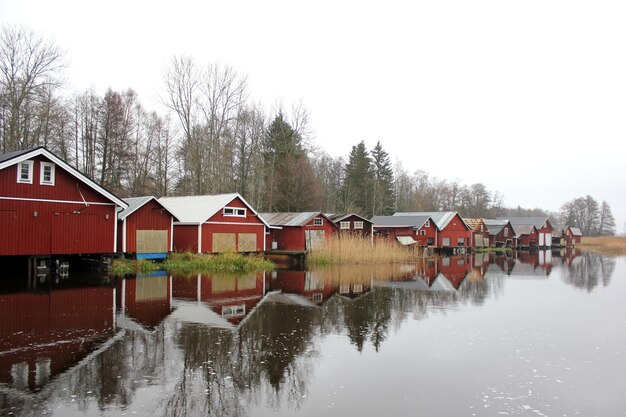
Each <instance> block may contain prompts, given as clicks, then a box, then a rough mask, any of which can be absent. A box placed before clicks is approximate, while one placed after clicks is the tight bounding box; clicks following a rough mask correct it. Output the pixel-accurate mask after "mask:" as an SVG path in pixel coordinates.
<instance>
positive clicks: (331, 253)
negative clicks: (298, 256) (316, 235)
mask: <svg viewBox="0 0 626 417" xmlns="http://www.w3.org/2000/svg"><path fill="white" fill-rule="evenodd" d="M419 259H422V254H421V252H420V250H419V248H418V247H416V246H415V245H412V246H408V247H405V246H401V245H399V244H398V243H397V242H392V241H388V240H385V239H376V240H374V242H373V243H372V239H371V238H370V237H360V236H333V237H332V238H330V239H328V240H326V243H325V245H324V246H323V247H321V248H318V249H314V250H312V251H310V253H309V255H308V257H307V262H308V264H309V265H338V264H393V263H403V262H404V263H406V262H415V261H417V260H419Z"/></svg>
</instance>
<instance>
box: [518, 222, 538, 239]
mask: <svg viewBox="0 0 626 417" xmlns="http://www.w3.org/2000/svg"><path fill="white" fill-rule="evenodd" d="M533 228H535V226H533V225H532V224H517V225H513V231H514V232H515V236H521V235H529V234H531V233H532V231H533Z"/></svg>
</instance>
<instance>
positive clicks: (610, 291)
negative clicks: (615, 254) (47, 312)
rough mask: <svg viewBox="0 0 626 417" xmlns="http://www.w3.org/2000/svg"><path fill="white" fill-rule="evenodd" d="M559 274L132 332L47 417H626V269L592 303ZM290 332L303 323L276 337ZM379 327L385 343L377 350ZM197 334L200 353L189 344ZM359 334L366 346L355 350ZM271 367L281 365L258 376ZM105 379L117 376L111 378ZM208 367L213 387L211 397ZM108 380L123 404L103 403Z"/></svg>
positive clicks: (395, 291) (58, 392)
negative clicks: (211, 408)
mask: <svg viewBox="0 0 626 417" xmlns="http://www.w3.org/2000/svg"><path fill="white" fill-rule="evenodd" d="M581 259H582V261H580V262H576V263H572V265H573V266H576V265H578V264H583V265H587V268H586V269H584V271H586V272H585V273H586V274H587V275H593V274H598V273H599V272H598V270H599V269H601V267H602V264H600V263H598V262H597V260H598V259H599V258H597V257H596V258H594V257H590V258H588V259H587V258H585V257H583V258H581ZM559 262H560V260H559ZM553 263H554V264H555V266H554V267H553V268H552V271H551V273H550V275H549V276H547V277H545V276H544V277H543V278H542V279H519V277H517V276H509V275H506V274H505V273H504V272H503V271H502V270H501V269H500V268H496V269H494V270H493V272H491V269H490V270H489V272H487V274H486V276H485V277H484V278H482V279H478V278H475V280H472V281H470V280H469V279H466V280H465V281H464V282H463V283H462V284H461V286H460V287H459V289H458V290H457V291H443V292H437V291H432V290H431V291H418V290H415V289H410V288H409V289H401V288H395V287H394V288H389V287H376V286H375V287H374V289H373V290H372V291H371V292H370V293H369V294H367V295H365V296H364V297H361V298H358V299H356V300H349V299H345V298H344V297H334V298H331V299H330V300H329V301H328V302H326V303H324V304H323V305H322V306H321V307H316V308H307V307H302V306H294V305H284V304H273V303H272V302H269V303H268V302H265V303H262V305H261V306H260V307H259V308H258V310H256V311H255V312H254V313H253V314H251V315H250V317H249V318H248V319H247V321H246V322H245V323H244V324H243V326H240V327H239V328H237V329H231V330H224V329H207V328H206V326H202V325H199V324H191V323H182V322H180V321H177V320H176V319H175V317H174V316H169V317H168V318H167V319H165V321H164V322H163V323H162V324H161V325H160V326H158V327H157V329H156V330H155V331H154V332H151V333H145V332H144V333H141V332H132V331H128V332H127V336H126V337H125V338H124V339H123V340H121V341H119V342H117V344H116V345H115V346H114V347H113V348H111V349H109V350H108V351H106V352H104V353H102V354H101V355H100V356H99V358H96V359H94V360H93V361H92V362H91V363H89V364H87V366H86V367H85V368H86V369H83V370H82V371H79V372H76V373H74V374H73V376H71V377H70V378H68V380H69V381H70V382H69V383H68V384H67V385H66V386H63V385H57V387H56V388H55V389H54V392H52V393H50V397H49V398H50V402H49V403H48V406H49V407H51V408H52V409H54V410H55V411H56V413H58V415H83V414H88V415H96V414H97V415H118V414H119V413H120V411H121V409H120V406H121V404H125V403H127V405H126V406H125V407H124V408H123V411H124V412H126V413H127V414H128V415H131V414H132V413H133V412H136V413H137V414H139V415H148V414H155V415H163V414H164V413H166V411H167V409H166V408H165V404H166V402H167V401H168V400H171V399H172V398H175V396H174V393H178V394H177V395H181V392H182V394H184V395H183V396H184V398H185V400H186V401H188V404H187V405H188V406H189V407H192V406H191V404H192V403H193V404H195V406H194V407H195V408H193V409H191V408H190V409H188V410H190V411H192V415H193V414H194V413H195V414H197V413H202V412H203V411H202V410H203V407H204V405H205V404H204V403H203V401H206V400H207V399H208V398H210V399H211V401H216V399H218V400H219V399H221V400H223V401H224V402H225V406H227V407H230V410H231V412H232V411H233V410H235V408H234V405H235V404H236V405H237V408H236V410H237V413H236V414H237V415H251V416H252V415H254V416H265V415H268V416H269V415H273V416H275V415H277V414H278V415H302V416H318V415H329V416H332V415H337V416H344V415H362V416H366V415H381V414H394V415H422V414H423V415H444V414H442V410H445V415H472V414H473V413H477V415H494V416H495V415H500V414H498V413H509V414H512V415H530V414H531V413H532V414H534V413H533V410H536V411H537V412H541V413H543V414H546V415H562V414H567V415H574V414H575V413H576V412H580V413H581V415H615V414H617V415H619V412H623V411H625V410H626V406H625V405H624V402H623V400H622V393H623V392H624V391H625V389H626V383H624V382H623V380H622V378H621V374H620V370H621V369H624V365H626V363H625V360H624V358H623V357H622V356H620V351H622V350H623V347H624V346H626V333H625V331H624V329H626V326H624V324H626V323H625V322H626V319H625V318H626V314H625V313H626V305H625V304H624V303H623V297H624V295H625V294H626V282H625V281H624V279H622V278H624V277H626V260H625V259H624V258H622V259H619V260H618V261H617V262H616V264H615V265H614V268H615V270H614V272H613V275H614V276H613V279H612V280H611V281H610V285H608V286H605V285H602V283H603V282H604V281H603V280H602V279H599V280H597V281H594V282H598V283H599V284H598V285H596V286H594V287H593V290H592V291H589V290H588V288H587V287H586V286H584V285H583V286H580V285H576V284H575V283H572V279H573V278H572V277H571V273H572V272H571V271H572V266H569V267H567V266H563V267H561V266H560V265H557V262H556V261H554V262H553ZM608 265H609V266H611V265H613V264H612V263H609V264H608ZM605 269H609V270H610V269H611V268H610V267H607V266H606V265H605ZM572 284H574V285H572ZM374 302H376V303H379V304H378V306H375V305H373V303H374ZM360 313H362V314H360ZM290 319H295V320H296V322H295V324H294V323H293V322H292V323H290V324H288V323H284V324H285V325H282V326H278V327H276V326H275V325H276V323H279V321H280V320H290ZM350 320H351V322H349V321H350ZM385 320H387V321H386V322H385ZM377 321H378V322H380V323H383V324H384V323H386V328H387V330H386V331H385V332H383V333H384V335H385V337H384V338H383V341H382V342H381V343H380V344H379V345H378V349H377V350H376V349H375V347H374V344H373V342H372V340H371V336H372V332H373V329H374V328H375V327H376V322H377ZM272 326H274V328H273V330H272ZM190 332H191V333H190ZM195 332H198V334H197V335H196V336H197V338H198V339H197V340H198V341H199V343H198V345H194V344H193V343H191V344H190V341H193V340H196V339H194V334H195ZM359 332H362V333H361V334H362V335H363V337H364V342H363V343H362V344H361V345H358V344H355V340H354V339H353V338H354V337H355V335H358V334H359ZM270 337H271V339H273V341H272V340H269V338H270ZM242 346H243V347H242ZM357 346H361V350H360V351H359V350H358V349H357ZM240 348H241V350H239V349H240ZM272 357H276V358H280V359H281V360H284V361H283V362H282V363H280V364H279V366H270V365H268V364H263V363H261V361H268V360H271V358H272ZM203 358H207V359H210V360H213V361H214V362H213V363H208V362H206V361H205V359H203ZM216 362H219V363H216ZM186 364H187V365H186ZM102 366H109V367H110V366H113V367H114V368H113V369H112V371H111V372H110V373H108V374H106V375H103V374H102V370H101V369H102ZM185 366H187V369H185ZM209 367H210V368H211V369H213V370H214V371H215V372H216V374H215V375H213V376H211V378H212V379H211V380H212V381H213V382H214V384H213V385H211V386H208V387H207V385H206V384H205V381H206V375H207V371H208V370H209ZM276 369H277V370H279V371H280V372H283V373H284V374H283V375H284V376H285V378H284V380H283V381H282V382H281V383H280V384H279V388H278V390H276V387H273V386H271V385H270V384H269V382H268V379H267V378H268V376H267V371H268V370H276ZM81 375H82V377H81ZM247 376H249V377H250V378H247ZM81 378H82V379H81ZM118 378H119V379H118ZM242 378H243V379H242ZM102 380H104V381H102ZM111 381H114V382H115V387H116V388H114V389H113V391H112V392H111V394H112V395H114V396H113V397H107V398H104V397H100V396H101V395H103V394H104V393H106V392H107V390H110V389H109V388H107V389H103V388H102V387H103V386H106V385H110V384H111ZM183 381H184V382H185V384H183ZM590 381H591V382H592V383H590ZM68 386H69V389H68V390H66V388H67V387H68ZM211 387H213V388H211ZM218 388H219V392H217V393H216V391H215V389H218ZM207 389H208V390H210V391H211V390H212V391H211V392H210V393H207V392H205V390H207ZM181 390H182V391H181ZM100 391H102V392H100ZM89 392H91V393H89ZM96 398H100V401H104V404H106V407H105V409H104V410H98V408H99V406H98V405H97V402H96ZM76 403H81V404H82V405H81V406H80V408H78V407H77V406H76V405H75V404H76ZM101 405H102V404H101ZM231 406H232V407H231ZM486 406H487V407H486ZM81 410H82V411H81ZM56 413H55V414H56ZM612 413H613V414H612ZM233 415H235V413H234V412H233Z"/></svg>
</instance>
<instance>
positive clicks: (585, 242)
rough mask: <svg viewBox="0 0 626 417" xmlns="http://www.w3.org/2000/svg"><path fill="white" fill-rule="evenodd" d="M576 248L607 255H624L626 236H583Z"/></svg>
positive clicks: (625, 252) (625, 251) (625, 253)
mask: <svg viewBox="0 0 626 417" xmlns="http://www.w3.org/2000/svg"><path fill="white" fill-rule="evenodd" d="M576 247H577V248H579V249H581V250H584V251H588V252H598V253H604V254H607V255H626V237H624V236H597V237H587V236H586V237H583V238H582V241H581V243H579V244H578V245H576Z"/></svg>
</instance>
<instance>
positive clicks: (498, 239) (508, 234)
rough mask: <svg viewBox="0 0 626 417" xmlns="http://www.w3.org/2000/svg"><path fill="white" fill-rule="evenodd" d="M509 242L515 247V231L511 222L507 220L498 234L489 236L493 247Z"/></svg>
mask: <svg viewBox="0 0 626 417" xmlns="http://www.w3.org/2000/svg"><path fill="white" fill-rule="evenodd" d="M507 242H508V243H509V244H510V246H511V247H515V243H514V242H515V232H514V231H513V226H512V225H511V222H507V223H506V224H505V225H504V227H503V228H502V230H500V231H499V232H498V233H497V234H496V235H490V236H489V246H491V247H497V246H506V244H507Z"/></svg>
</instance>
